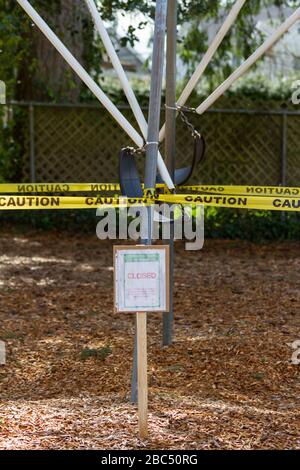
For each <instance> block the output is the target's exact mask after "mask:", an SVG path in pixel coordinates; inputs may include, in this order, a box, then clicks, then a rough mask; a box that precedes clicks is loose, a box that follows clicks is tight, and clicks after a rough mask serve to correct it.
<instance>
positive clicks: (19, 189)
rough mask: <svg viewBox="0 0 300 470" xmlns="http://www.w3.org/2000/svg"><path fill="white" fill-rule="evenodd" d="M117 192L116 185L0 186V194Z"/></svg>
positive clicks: (44, 184) (38, 184) (32, 184)
mask: <svg viewBox="0 0 300 470" xmlns="http://www.w3.org/2000/svg"><path fill="white" fill-rule="evenodd" d="M80 191H82V192H84V191H92V192H99V193H100V192H114V191H115V192H118V191H120V185H119V184H117V183H30V184H22V183H21V184H0V193H2V194H5V193H18V194H22V193H23V194H26V193H72V192H80Z"/></svg>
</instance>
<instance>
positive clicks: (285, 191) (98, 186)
mask: <svg viewBox="0 0 300 470" xmlns="http://www.w3.org/2000/svg"><path fill="white" fill-rule="evenodd" d="M157 188H165V190H166V189H167V188H166V186H165V185H163V184H158V185H157ZM177 189H178V190H179V191H180V190H183V191H197V192H198V193H199V192H200V193H205V194H217V195H245V196H274V197H275V196H279V197H286V198H289V197H300V188H297V187H281V186H221V185H192V186H180V187H178V188H177ZM119 191H120V185H119V184H118V183H29V184H24V183H15V184H10V183H8V184H0V194H13V193H17V194H28V193H31V194H32V193H36V194H38V193H51V194H53V193H73V192H95V193H106V192H114V193H118V192H119ZM153 191H154V190H153ZM145 196H148V193H146V194H145ZM149 197H151V195H150V194H149Z"/></svg>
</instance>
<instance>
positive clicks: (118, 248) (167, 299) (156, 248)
mask: <svg viewBox="0 0 300 470" xmlns="http://www.w3.org/2000/svg"><path fill="white" fill-rule="evenodd" d="M113 250H114V251H113V261H114V266H113V267H114V312H115V313H126V314H128V313H138V312H145V313H150V312H153V313H166V312H169V309H170V289H169V287H170V247H169V245H115V246H114V247H113ZM120 251H126V252H128V254H130V253H131V252H133V251H140V252H141V253H140V254H142V252H149V251H150V252H151V251H156V252H157V251H161V252H164V255H165V263H164V265H165V266H164V274H165V289H164V292H165V308H164V309H159V310H158V309H156V308H155V309H153V308H151V307H149V308H143V307H137V308H136V309H134V308H133V309H130V310H126V309H123V308H122V309H120V308H119V306H118V295H119V293H118V287H119V284H118V273H117V268H118V266H117V255H118V252H120Z"/></svg>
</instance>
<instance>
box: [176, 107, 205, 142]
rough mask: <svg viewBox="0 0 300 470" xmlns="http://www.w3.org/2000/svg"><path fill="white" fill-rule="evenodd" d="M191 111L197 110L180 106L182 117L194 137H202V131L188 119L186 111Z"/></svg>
mask: <svg viewBox="0 0 300 470" xmlns="http://www.w3.org/2000/svg"><path fill="white" fill-rule="evenodd" d="M187 110H188V111H189V112H193V113H195V112H196V110H195V109H194V108H183V107H182V108H179V114H180V117H181V120H182V122H183V123H184V124H185V125H186V126H187V128H188V129H189V130H190V131H191V134H192V137H193V138H194V139H201V134H200V132H198V131H197V129H196V128H195V126H194V125H193V124H192V123H191V122H190V121H189V120H188V117H187V115H186V114H185V112H184V111H187Z"/></svg>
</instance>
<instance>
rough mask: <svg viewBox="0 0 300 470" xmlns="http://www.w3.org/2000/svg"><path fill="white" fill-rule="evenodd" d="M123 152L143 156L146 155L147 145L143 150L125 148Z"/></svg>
mask: <svg viewBox="0 0 300 470" xmlns="http://www.w3.org/2000/svg"><path fill="white" fill-rule="evenodd" d="M123 150H128V151H129V152H131V153H132V154H133V155H143V154H144V153H146V145H145V146H144V147H141V148H136V147H124V148H123Z"/></svg>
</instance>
